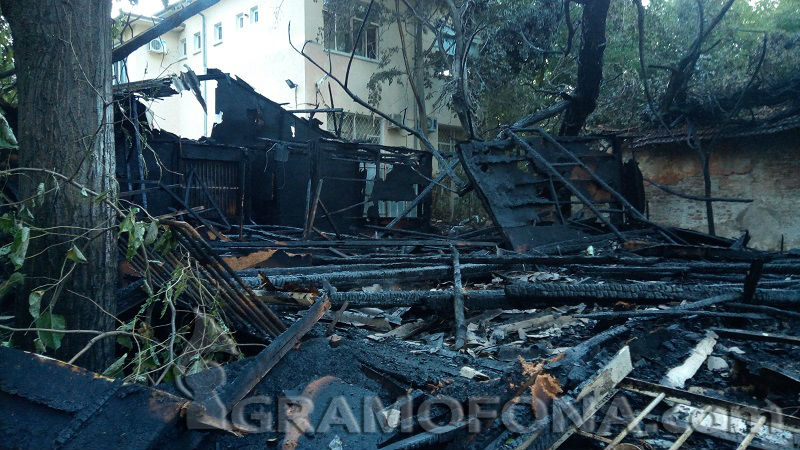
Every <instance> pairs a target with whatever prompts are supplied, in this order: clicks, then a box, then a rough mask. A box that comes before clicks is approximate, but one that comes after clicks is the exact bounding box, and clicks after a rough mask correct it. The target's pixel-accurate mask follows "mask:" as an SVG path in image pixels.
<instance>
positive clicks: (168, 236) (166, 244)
mask: <svg viewBox="0 0 800 450" xmlns="http://www.w3.org/2000/svg"><path fill="white" fill-rule="evenodd" d="M176 245H177V244H176V243H175V239H174V238H173V235H172V230H170V229H169V228H167V231H165V232H163V233H161V236H159V238H158V240H157V241H156V243H155V244H153V249H154V250H155V251H157V252H158V253H160V254H162V255H164V254H167V253H169V252H171V251H172V250H173V249H174V248H175V246H176Z"/></svg>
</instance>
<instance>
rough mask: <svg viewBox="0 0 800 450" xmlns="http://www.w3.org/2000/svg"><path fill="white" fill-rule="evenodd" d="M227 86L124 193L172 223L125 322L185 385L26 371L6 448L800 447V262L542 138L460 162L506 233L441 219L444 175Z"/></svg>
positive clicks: (123, 300)
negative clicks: (665, 205) (161, 344)
mask: <svg viewBox="0 0 800 450" xmlns="http://www.w3.org/2000/svg"><path fill="white" fill-rule="evenodd" d="M204 77H206V78H208V79H213V80H215V81H217V82H218V83H219V85H220V86H221V87H220V88H219V92H221V94H219V93H218V96H220V100H221V101H218V102H217V106H218V108H221V109H222V110H224V111H222V112H224V118H225V119H224V120H223V122H222V123H220V124H218V125H217V126H215V128H214V132H213V133H212V136H211V138H210V139H208V140H205V141H202V142H200V141H190V140H186V139H181V138H179V137H177V136H174V135H171V134H169V133H164V132H158V131H156V130H148V131H147V132H148V133H150V134H149V135H150V139H149V140H148V142H147V145H148V146H151V148H152V149H153V152H152V158H155V159H158V158H160V159H161V160H163V161H168V162H171V164H172V167H173V168H175V169H176V170H175V171H174V172H170V174H169V179H156V178H154V177H156V175H152V177H151V178H153V179H145V178H144V175H143V174H144V173H150V174H155V173H156V172H157V171H156V170H155V169H156V168H155V167H152V168H150V169H149V170H143V167H142V166H141V161H144V163H145V165H149V164H151V163H154V162H153V161H149V158H151V156H147V157H146V158H145V157H144V156H143V155H144V153H143V152H142V145H143V143H142V142H140V141H139V140H138V139H135V140H128V141H125V140H119V141H118V142H124V144H121V145H120V146H119V148H118V149H117V150H118V151H117V158H118V160H119V161H118V167H119V168H120V174H118V175H119V177H120V180H121V182H120V185H121V186H122V188H123V193H122V194H121V196H122V197H123V198H126V199H129V200H130V201H131V202H135V201H139V202H141V203H142V206H146V204H148V203H149V212H150V214H152V215H153V216H155V218H156V219H157V220H154V221H153V222H152V224H151V225H148V227H147V229H145V226H144V225H142V223H143V222H141V221H140V222H138V225H137V222H136V221H137V220H142V217H143V214H142V213H141V212H137V211H133V212H132V213H131V215H130V217H128V218H126V219H125V221H124V222H123V223H122V225H121V226H120V228H121V230H122V231H127V233H120V235H121V239H120V249H121V254H123V255H125V260H124V261H122V262H121V265H120V274H121V277H120V278H121V287H120V289H119V291H118V297H119V304H118V308H117V317H118V319H119V320H120V323H122V324H126V323H129V324H131V325H130V327H131V329H132V328H133V327H147V329H145V330H144V331H141V329H139V331H138V332H139V333H145V332H146V333H148V336H153V337H154V338H160V339H162V340H164V341H168V342H169V349H170V355H169V358H168V361H160V360H158V361H157V359H158V358H157V355H155V354H153V355H149V356H147V357H146V358H144V359H142V358H139V359H133V358H129V357H128V352H134V351H135V349H134V348H133V346H132V344H131V342H127V347H126V348H127V350H125V349H124V348H123V347H124V345H125V344H126V342H124V341H122V340H118V343H119V345H118V347H119V348H118V356H119V357H120V359H119V360H118V361H119V362H120V367H116V368H115V367H114V366H112V367H110V368H109V370H108V371H107V375H110V376H111V377H104V376H100V375H98V374H93V373H90V372H87V371H85V370H83V369H80V368H79V367H77V366H73V365H70V364H66V363H63V362H60V361H56V360H52V359H48V358H45V357H42V356H38V355H33V354H28V353H24V352H21V351H19V350H14V349H11V348H5V347H3V348H0V356H1V358H2V361H3V364H4V366H6V367H11V370H2V371H0V411H2V414H0V433H2V435H3V436H4V442H3V444H2V445H0V446H2V447H8V448H50V447H57V448H166V447H170V448H198V449H199V448H216V449H227V448H230V449H239V448H282V449H288V450H291V449H295V448H298V449H299V448H324V449H331V450H337V449H346V448H382V449H383V448H385V449H414V448H442V447H444V448H475V449H480V448H519V449H525V448H564V449H566V448H574V449H591V448H617V449H623V448H625V449H677V448H684V449H690V448H703V449H710V448H714V449H725V448H731V449H734V448H736V449H744V448H763V449H773V448H781V449H788V448H800V417H799V416H798V415H799V414H800V413H798V408H800V363H799V362H798V361H800V357H799V356H800V354H799V353H798V343H800V337H798V336H800V326H798V325H797V324H798V321H797V320H796V319H797V317H798V316H800V253H797V252H796V251H788V252H781V253H768V252H761V251H756V250H753V249H750V248H748V247H747V243H748V239H749V234H748V233H746V232H745V233H744V234H743V235H742V237H741V238H739V239H735V240H734V239H724V238H719V237H716V236H711V235H707V234H703V233H699V232H695V231H689V230H682V229H675V228H669V227H664V226H662V225H659V224H655V223H652V222H650V221H649V220H648V219H647V217H646V216H645V215H644V214H643V213H641V212H640V211H644V203H643V202H644V199H643V192H644V191H643V187H642V178H641V174H640V173H638V169H636V167H635V163H632V164H631V163H624V164H623V162H622V160H621V156H620V152H619V151H618V149H617V148H616V143H615V141H614V139H609V138H608V137H592V138H574V139H555V138H553V137H552V136H550V135H549V134H547V133H546V132H545V131H543V130H539V131H538V132H537V133H534V134H530V133H527V132H526V131H525V130H511V129H508V130H505V131H504V133H505V135H502V136H501V138H498V140H496V141H490V142H477V141H473V142H466V143H461V144H459V146H458V151H457V154H455V153H454V154H450V155H446V156H447V157H449V158H450V163H449V164H450V167H455V166H456V165H457V164H458V163H459V162H460V163H461V166H462V168H463V169H464V173H465V174H466V176H467V178H468V180H469V185H470V186H471V189H472V190H474V191H475V193H476V194H477V195H478V197H479V198H480V200H481V202H482V204H483V207H484V209H485V211H486V213H487V215H488V218H487V219H488V220H485V221H466V222H464V223H462V224H459V225H457V226H450V225H445V224H442V223H437V222H432V221H431V218H430V202H429V197H428V194H429V193H430V191H431V190H432V188H433V187H434V186H436V185H438V184H441V181H442V180H443V178H444V173H445V172H444V171H442V172H441V173H440V175H438V176H437V177H436V178H433V179H432V177H431V176H432V173H431V156H430V155H428V154H425V153H424V152H420V151H418V150H412V149H405V148H398V147H386V146H381V145H376V144H370V143H359V142H349V141H344V140H341V139H338V137H337V136H334V135H332V134H331V133H328V132H325V131H323V130H320V129H319V127H318V125H319V123H318V121H316V122H315V121H313V120H305V119H300V118H298V117H296V116H294V115H292V114H290V113H288V112H286V111H285V110H283V109H282V108H281V107H280V105H278V104H276V103H274V102H271V101H269V100H268V99H266V98H264V97H262V96H260V95H258V94H257V93H255V91H254V90H253V89H252V88H250V87H249V86H248V85H247V84H246V83H244V82H243V81H241V80H238V79H232V78H230V77H229V76H227V75H225V74H222V73H221V72H218V71H212V72H211V73H210V75H204ZM174 83H175V81H174V80H170V79H164V80H150V81H148V82H144V83H138V84H136V85H135V86H134V85H126V86H123V87H124V89H121V88H120V89H118V90H121V91H122V93H123V94H125V95H134V94H137V93H138V94H141V93H142V92H144V91H153V92H155V93H153V92H150V95H152V96H155V97H163V96H169V95H174V94H175V93H176V91H175V90H173V89H172V88H171V87H170V86H172V85H174ZM178 90H180V89H178ZM138 94H137V95H138ZM118 95H120V94H119V93H118ZM129 104H130V106H129V108H130V110H131V111H129V112H127V113H123V112H122V111H118V113H119V114H120V115H122V116H126V114H133V115H134V116H136V115H138V113H137V112H136V108H137V107H136V106H135V105H137V104H138V100H136V99H135V98H134V99H133V101H131V102H129ZM248 105H249V106H252V108H249V107H247V106H248ZM138 125H139V124H138V122H136V126H138ZM125 126H127V125H125V124H123V125H121V127H125ZM243 130H244V131H243ZM118 131H119V130H118ZM123 131H124V130H123ZM123 131H119V132H120V133H122V132H123ZM128 132H130V130H128ZM137 133H138V132H137ZM137 136H138V134H137ZM287 168H288V170H287ZM259 170H260V171H259ZM136 173H139V179H136V177H137V175H136ZM287 174H289V175H287ZM637 174H638V175H637ZM131 177H132V178H133V179H131ZM265 180H266V181H265ZM348 183H349V184H348ZM426 186H427V187H426ZM181 190H182V192H181ZM391 202H395V203H393V204H392V203H391ZM390 204H392V205H394V206H393V207H394V209H393V210H392V211H389V209H391V208H389V207H388V206H387V205H390ZM401 211H402V212H401ZM137 214H139V216H137ZM126 227H127V228H126ZM137 227H139V228H137ZM157 236H158V238H157ZM130 239H132V241H131V240H130ZM131 249H133V250H131ZM187 274H188V275H190V276H186V277H184V275H187ZM176 276H177V277H178V279H179V280H183V281H181V282H180V283H179V282H176V281H175V280H176ZM187 280H189V281H187ZM154 290H158V291H159V292H161V293H165V295H169V296H170V297H169V298H170V299H172V300H170V301H173V300H174V304H173V303H170V302H166V303H165V305H164V306H163V311H160V316H159V314H158V313H157V311H156V312H154V309H155V306H154V305H153V304H152V302H153V298H154V296H153V291H154ZM170 307H172V314H171V318H172V319H171V320H172V322H171V323H170V320H169V319H165V317H170V315H166V316H165V313H166V312H167V310H168V309H169V308H170ZM160 308H161V307H159V309H160ZM211 311H214V314H213V315H212V314H211V313H210V312H211ZM145 313H146V314H147V315H148V316H149V317H151V318H152V323H149V322H146V323H144V324H142V323H141V322H137V320H138V317H139V316H140V315H142V314H145ZM170 329H171V330H172V334H171V335H170V334H169V330H170ZM120 330H121V332H122V334H124V332H125V330H126V329H125V328H124V326H122V327H121V328H120ZM165 330H166V331H165ZM182 333H183V334H182ZM170 336H172V338H170ZM175 336H179V337H180V339H182V340H185V341H186V342H180V343H179V344H180V345H181V346H183V348H184V350H185V349H189V350H188V351H185V352H184V353H182V354H180V355H175V354H172V353H171V351H172V350H173V348H174V346H173V344H175V342H174V341H175ZM139 353H141V352H139ZM137 354H138V353H137ZM75 358H77V356H76V357H75ZM126 358H127V359H126ZM134 360H135V361H137V362H136V364H151V365H152V367H149V366H148V367H145V369H151V370H141V371H139V372H137V373H136V374H134V375H131V374H129V373H123V370H122V367H123V366H122V364H123V363H127V364H128V366H130V365H131V364H133V361H134ZM165 367H166V368H165ZM175 367H182V368H184V369H181V372H180V374H179V375H181V376H177V377H173V374H174V371H171V369H173V368H175ZM112 369H114V370H112ZM173 378H174V379H173ZM123 379H124V380H126V381H125V382H123ZM132 381H133V383H130V382H132Z"/></svg>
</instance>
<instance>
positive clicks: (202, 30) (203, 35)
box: [199, 13, 208, 136]
mask: <svg viewBox="0 0 800 450" xmlns="http://www.w3.org/2000/svg"><path fill="white" fill-rule="evenodd" d="M199 14H200V21H201V22H200V38H201V40H202V41H203V42H202V45H203V73H204V74H205V73H207V72H208V53H207V52H206V50H207V48H206V15H205V14H203V13H199ZM207 84H208V81H203V100H205V102H206V104H208V90H207V89H206V85H207ZM203 136H208V111H204V112H203Z"/></svg>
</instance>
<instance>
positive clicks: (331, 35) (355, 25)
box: [322, 5, 380, 61]
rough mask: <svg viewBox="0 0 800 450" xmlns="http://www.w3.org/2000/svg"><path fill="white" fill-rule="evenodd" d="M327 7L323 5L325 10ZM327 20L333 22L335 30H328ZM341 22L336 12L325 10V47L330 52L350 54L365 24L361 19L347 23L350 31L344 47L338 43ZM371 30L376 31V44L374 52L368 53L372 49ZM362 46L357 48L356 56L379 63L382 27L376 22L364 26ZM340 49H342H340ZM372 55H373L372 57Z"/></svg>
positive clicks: (354, 19)
mask: <svg viewBox="0 0 800 450" xmlns="http://www.w3.org/2000/svg"><path fill="white" fill-rule="evenodd" d="M324 6H325V5H323V8H324ZM326 18H327V20H328V21H332V22H333V23H332V25H333V29H332V30H331V29H328V28H327V27H325V25H324V23H325V19H326ZM340 22H342V20H341V18H338V17H337V14H336V12H334V11H329V10H327V9H323V29H322V33H323V46H324V47H325V49H326V50H328V51H334V52H342V53H348V54H349V53H350V52H352V51H353V47H355V40H356V36H357V35H358V31H359V29H360V28H361V23H362V22H363V21H362V20H361V19H359V18H355V17H353V18H350V20H349V21H347V24H348V30H347V34H346V36H347V39H348V42H347V43H345V44H344V45H342V44H341V43H340V42H338V37H339V34H340V33H339V32H338V30H337V27H338V26H339V24H340ZM370 30H373V31H374V42H372V46H373V47H374V50H372V52H368V51H367V50H368V48H369V47H370V42H369V41H368V38H369V35H370ZM360 44H361V46H360V49H359V48H358V47H356V51H355V56H358V57H360V58H364V59H367V60H370V61H377V60H378V52H379V50H380V27H379V25H378V24H377V23H376V22H367V24H366V25H365V26H364V31H363V32H362V33H361V42H360ZM339 47H342V49H340V48H339ZM370 54H371V55H370Z"/></svg>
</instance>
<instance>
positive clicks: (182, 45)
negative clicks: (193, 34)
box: [178, 38, 189, 58]
mask: <svg viewBox="0 0 800 450" xmlns="http://www.w3.org/2000/svg"><path fill="white" fill-rule="evenodd" d="M188 45H189V44H188V43H187V42H186V38H181V39H178V58H186V53H187V52H186V50H188V48H187V46H188Z"/></svg>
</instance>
